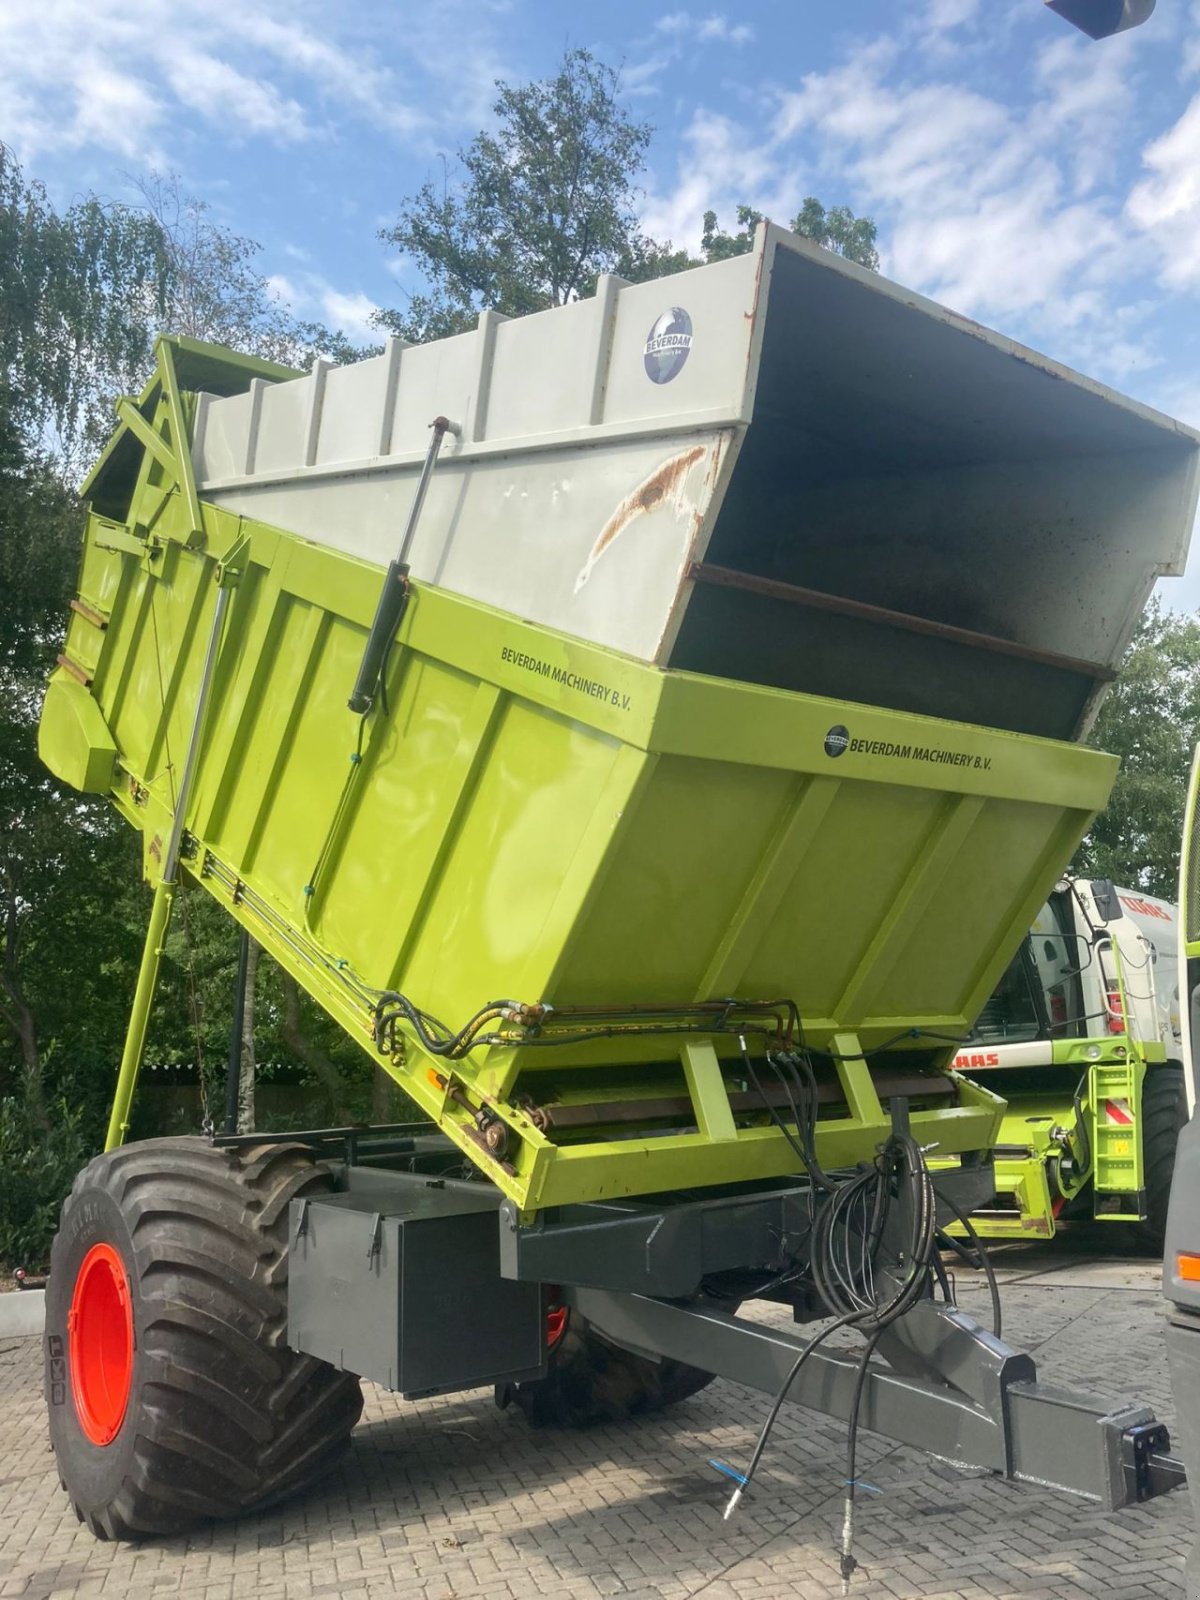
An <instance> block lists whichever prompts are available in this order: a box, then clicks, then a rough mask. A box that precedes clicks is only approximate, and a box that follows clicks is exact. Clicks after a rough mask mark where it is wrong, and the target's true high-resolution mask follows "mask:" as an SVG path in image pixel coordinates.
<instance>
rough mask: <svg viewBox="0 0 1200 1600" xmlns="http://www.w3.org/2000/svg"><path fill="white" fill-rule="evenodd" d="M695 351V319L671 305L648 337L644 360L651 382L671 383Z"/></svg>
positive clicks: (643, 353) (679, 307)
mask: <svg viewBox="0 0 1200 1600" xmlns="http://www.w3.org/2000/svg"><path fill="white" fill-rule="evenodd" d="M691 348H692V319H691V317H689V316H688V314H687V312H686V311H685V310H684V309H683V307H682V306H671V308H670V309H669V310H667V311H664V312H663V314H662V316H661V317H659V319H658V321H657V322H656V323H655V324H654V326H653V327H652V328H651V329H650V332H649V333H648V334H647V335H646V346H645V349H644V350H643V351H642V359H643V360H644V361H645V363H646V376H647V377H648V378H649V379H650V382H651V383H670V381H671V379H672V378H675V377H678V375H679V373H680V372H682V371H683V364H684V362H685V361H686V360H687V358H688V353H689V352H690V350H691Z"/></svg>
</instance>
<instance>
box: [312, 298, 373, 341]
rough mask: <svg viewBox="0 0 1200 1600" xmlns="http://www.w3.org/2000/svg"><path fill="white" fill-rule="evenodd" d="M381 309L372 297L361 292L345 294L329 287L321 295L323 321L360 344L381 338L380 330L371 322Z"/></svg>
mask: <svg viewBox="0 0 1200 1600" xmlns="http://www.w3.org/2000/svg"><path fill="white" fill-rule="evenodd" d="M379 309H380V308H379V306H378V305H376V303H375V301H374V300H372V299H371V297H370V295H365V294H363V293H362V292H361V291H355V292H353V293H351V294H345V293H343V292H342V291H341V290H340V289H334V288H332V287H328V288H326V289H325V290H324V291H323V292H322V294H321V311H322V321H324V322H325V323H326V324H327V325H328V326H329V327H331V328H333V329H335V330H340V331H341V332H342V333H344V334H345V335H346V337H347V339H353V340H354V341H355V342H356V343H358V344H368V343H370V342H371V341H372V340H378V339H379V338H380V337H381V335H380V332H379V329H378V328H376V327H375V326H374V325H373V324H372V322H371V318H372V317H373V316H374V315H375V313H376V312H377V311H378V310H379Z"/></svg>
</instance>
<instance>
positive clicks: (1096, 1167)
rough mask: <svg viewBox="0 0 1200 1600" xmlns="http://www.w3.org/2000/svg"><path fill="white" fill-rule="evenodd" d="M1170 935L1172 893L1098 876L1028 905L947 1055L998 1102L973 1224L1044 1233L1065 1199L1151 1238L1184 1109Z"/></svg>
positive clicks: (1162, 1210)
mask: <svg viewBox="0 0 1200 1600" xmlns="http://www.w3.org/2000/svg"><path fill="white" fill-rule="evenodd" d="M1178 935H1179V926H1178V915H1177V912H1176V908H1175V907H1174V906H1173V905H1171V904H1169V903H1168V902H1167V901H1165V900H1160V899H1158V898H1157V897H1156V896H1154V895H1150V894H1146V893H1145V892H1144V891H1142V890H1139V889H1121V888H1117V887H1116V886H1114V885H1113V884H1112V883H1111V882H1109V881H1108V880H1107V879H1097V880H1094V881H1089V880H1088V879H1085V878H1078V877H1074V876H1070V875H1068V876H1067V877H1066V878H1064V879H1063V880H1062V882H1061V883H1060V884H1059V885H1058V886H1057V887H1056V888H1055V891H1054V893H1053V894H1052V895H1051V896H1050V898H1049V900H1047V902H1046V904H1045V905H1044V906H1043V908H1042V910H1041V911H1040V912H1039V913H1038V916H1037V917H1036V918H1035V919H1034V923H1033V927H1032V929H1031V930H1030V933H1029V935H1028V937H1027V938H1026V939H1025V941H1024V943H1023V944H1022V946H1021V949H1020V950H1019V951H1018V953H1017V954H1016V956H1014V957H1013V960H1012V962H1011V963H1010V965H1009V967H1008V969H1007V970H1006V972H1005V974H1004V976H1003V977H1002V978H1001V980H1000V982H999V984H997V986H996V988H995V990H994V991H993V993H992V995H991V997H990V999H989V1000H988V1002H987V1004H986V1005H985V1006H984V1008H983V1010H982V1012H981V1013H980V1016H979V1018H978V1020H977V1022H976V1024H975V1027H974V1028H973V1029H972V1031H971V1036H970V1040H969V1042H968V1044H967V1045H965V1046H964V1048H963V1049H962V1050H960V1051H959V1052H958V1054H957V1055H956V1056H955V1058H954V1065H955V1067H956V1068H957V1069H958V1070H959V1071H960V1072H963V1073H965V1074H966V1075H967V1076H968V1077H970V1078H972V1079H974V1080H975V1081H976V1082H977V1083H981V1084H985V1085H986V1086H987V1087H988V1088H990V1089H992V1090H993V1091H994V1092H995V1093H996V1094H998V1095H1001V1096H1003V1098H1004V1100H1005V1101H1006V1103H1007V1107H1008V1109H1007V1111H1006V1112H1005V1115H1004V1120H1003V1122H1002V1123H1001V1127H1000V1134H999V1137H998V1139H997V1143H996V1158H995V1173H996V1194H995V1195H994V1196H993V1197H992V1199H991V1200H990V1202H989V1203H988V1204H986V1205H985V1206H983V1207H981V1208H980V1209H979V1210H978V1211H977V1212H976V1213H975V1215H974V1218H973V1221H974V1225H975V1229H976V1231H977V1232H978V1233H979V1234H980V1235H981V1236H982V1237H983V1238H985V1239H1027V1238H1031V1237H1033V1238H1051V1237H1053V1235H1054V1232H1055V1230H1056V1227H1057V1224H1058V1220H1059V1218H1060V1217H1061V1216H1063V1215H1064V1213H1065V1214H1067V1215H1068V1216H1080V1215H1088V1216H1091V1217H1094V1218H1095V1219H1096V1220H1097V1221H1100V1222H1110V1223H1125V1224H1128V1225H1129V1228H1130V1230H1131V1232H1132V1236H1133V1238H1134V1239H1135V1240H1136V1242H1137V1243H1138V1244H1140V1245H1141V1246H1142V1247H1144V1248H1146V1249H1149V1250H1154V1251H1159V1250H1161V1249H1162V1244H1163V1231H1164V1229H1165V1227H1166V1220H1167V1201H1168V1198H1169V1195H1170V1192H1171V1174H1172V1171H1173V1168H1174V1163H1175V1144H1176V1140H1177V1139H1178V1137H1179V1132H1180V1129H1181V1128H1182V1127H1183V1125H1184V1123H1185V1122H1186V1121H1187V1102H1186V1097H1185V1092H1184V1077H1183V1070H1182V1040H1181V1020H1180V1019H1181V1013H1180V1001H1179V986H1178V982H1177V975H1176V962H1175V947H1176V943H1177V940H1178ZM954 1231H955V1232H956V1233H961V1228H960V1227H958V1226H956V1228H955V1230H954Z"/></svg>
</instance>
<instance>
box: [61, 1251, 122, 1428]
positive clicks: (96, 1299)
mask: <svg viewBox="0 0 1200 1600" xmlns="http://www.w3.org/2000/svg"><path fill="white" fill-rule="evenodd" d="M67 1356H68V1362H69V1365H70V1370H71V1394H72V1396H73V1398H74V1401H75V1414H76V1416H77V1417H78V1418H79V1426H80V1428H81V1429H82V1430H83V1434H84V1437H85V1438H87V1439H88V1440H90V1442H91V1443H92V1444H95V1445H106V1444H111V1443H112V1441H113V1440H114V1439H115V1438H116V1436H117V1434H118V1433H119V1432H120V1431H121V1424H122V1422H124V1420H125V1410H126V1407H127V1406H128V1404H129V1391H130V1389H131V1388H132V1386H133V1304H132V1301H131V1299H130V1295H129V1280H128V1278H127V1277H126V1274H125V1267H124V1263H123V1262H122V1260H121V1257H120V1256H119V1255H118V1254H117V1252H116V1251H115V1250H114V1249H113V1247H112V1245H110V1244H94V1245H93V1246H92V1248H91V1249H90V1250H89V1251H88V1253H87V1255H86V1256H84V1258H83V1260H82V1262H81V1263H80V1266H79V1273H78V1275H77V1276H76V1279H75V1292H74V1293H73V1294H72V1296H71V1310H70V1313H69V1315H68V1318H67Z"/></svg>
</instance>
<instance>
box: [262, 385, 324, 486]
mask: <svg viewBox="0 0 1200 1600" xmlns="http://www.w3.org/2000/svg"><path fill="white" fill-rule="evenodd" d="M312 391H313V380H312V379H311V378H303V379H301V380H299V381H298V382H295V383H273V384H271V385H270V386H269V387H268V388H267V389H265V390H264V391H263V397H262V402H261V409H260V413H259V419H258V447H257V449H256V450H255V452H254V470H255V471H256V472H263V473H266V472H273V471H275V470H276V469H277V468H279V467H293V466H296V465H297V464H298V463H299V462H302V461H303V460H304V441H305V435H306V431H307V427H308V414H309V408H310V406H311V403H312Z"/></svg>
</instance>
